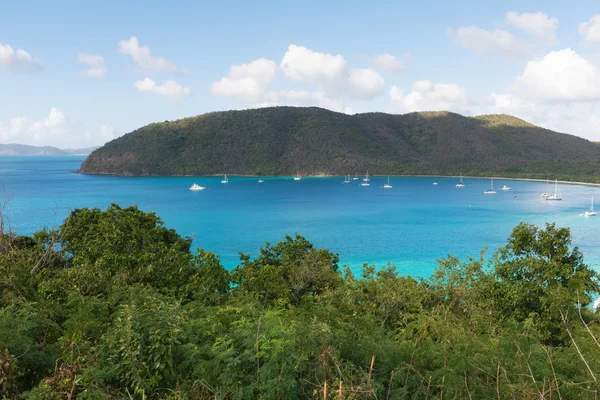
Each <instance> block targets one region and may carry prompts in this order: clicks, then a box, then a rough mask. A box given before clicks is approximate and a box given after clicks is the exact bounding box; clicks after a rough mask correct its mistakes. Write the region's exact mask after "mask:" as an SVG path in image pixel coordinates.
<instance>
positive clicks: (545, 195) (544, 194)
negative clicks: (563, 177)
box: [540, 179, 550, 199]
mask: <svg viewBox="0 0 600 400" xmlns="http://www.w3.org/2000/svg"><path fill="white" fill-rule="evenodd" d="M548 186H549V182H548V179H546V189H547V188H548ZM548 196H550V193H548V192H544V193H542V194H540V197H543V198H544V199H545V198H547V197H548Z"/></svg>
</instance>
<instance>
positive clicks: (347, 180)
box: [342, 174, 352, 185]
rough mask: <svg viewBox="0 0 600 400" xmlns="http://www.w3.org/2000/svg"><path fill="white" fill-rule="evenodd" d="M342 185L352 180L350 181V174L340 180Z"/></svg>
mask: <svg viewBox="0 0 600 400" xmlns="http://www.w3.org/2000/svg"><path fill="white" fill-rule="evenodd" d="M342 183H343V184H344V185H348V184H350V183H352V182H350V174H348V176H347V177H346V178H345V179H344V182H342Z"/></svg>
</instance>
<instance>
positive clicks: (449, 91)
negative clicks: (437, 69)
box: [389, 80, 468, 112]
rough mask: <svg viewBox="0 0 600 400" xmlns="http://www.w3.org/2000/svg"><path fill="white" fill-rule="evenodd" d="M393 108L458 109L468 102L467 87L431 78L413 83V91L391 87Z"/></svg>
mask: <svg viewBox="0 0 600 400" xmlns="http://www.w3.org/2000/svg"><path fill="white" fill-rule="evenodd" d="M389 94H390V100H391V102H392V108H393V109H394V110H399V111H401V112H412V111H439V110H446V111H456V112H460V111H461V110H462V109H463V108H464V107H465V106H466V105H467V103H468V101H467V95H466V93H465V89H464V88H462V87H460V86H458V85H456V84H454V83H434V82H431V81H429V80H423V81H417V82H415V83H413V85H412V87H411V91H410V92H408V93H406V94H405V93H404V91H403V90H402V89H401V88H400V87H398V86H392V87H391V88H390V92H389Z"/></svg>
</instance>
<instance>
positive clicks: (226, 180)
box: [221, 175, 229, 183]
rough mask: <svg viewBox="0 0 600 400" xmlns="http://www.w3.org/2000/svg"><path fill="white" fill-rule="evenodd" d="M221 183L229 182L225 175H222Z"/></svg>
mask: <svg viewBox="0 0 600 400" xmlns="http://www.w3.org/2000/svg"><path fill="white" fill-rule="evenodd" d="M221 183H229V179H227V175H223V180H222V181H221Z"/></svg>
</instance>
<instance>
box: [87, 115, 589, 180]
mask: <svg viewBox="0 0 600 400" xmlns="http://www.w3.org/2000/svg"><path fill="white" fill-rule="evenodd" d="M366 170H369V171H370V172H371V173H375V174H381V175H456V176H458V175H459V174H463V175H466V176H497V175H500V176H506V177H515V178H541V179H546V178H548V177H551V178H553V179H554V178H556V179H560V180H572V181H576V180H579V181H585V182H597V181H599V176H600V146H599V145H598V144H597V143H592V142H590V141H587V140H585V139H581V138H578V137H575V136H571V135H565V134H562V133H556V132H552V131H549V130H546V129H543V128H539V127H536V126H534V125H531V124H528V123H526V122H525V121H522V120H519V119H517V118H515V117H511V116H507V115H487V116H480V117H463V116H461V115H458V114H454V113H449V112H421V113H409V114H405V115H390V114H383V113H366V114H356V115H345V114H340V113H336V112H332V111H328V110H324V109H320V108H316V107H265V108H259V109H252V110H242V111H226V112H215V113H209V114H204V115H200V116H197V117H192V118H185V119H180V120H177V121H165V122H160V123H153V124H150V125H147V126H145V127H142V128H140V129H137V130H135V131H133V132H131V133H129V134H126V135H124V136H122V137H120V138H118V139H115V140H113V141H111V142H109V143H107V144H106V145H104V146H103V147H102V148H100V149H97V150H95V151H94V152H93V153H92V154H91V155H90V156H89V157H88V158H87V159H86V160H85V161H84V162H83V164H82V165H81V168H80V171H81V172H83V173H90V174H116V175H216V174H224V173H225V174H232V175H234V174H238V175H292V174H296V173H301V174H304V175H340V176H341V175H346V174H348V173H352V174H354V173H356V172H358V173H364V171H366Z"/></svg>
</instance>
